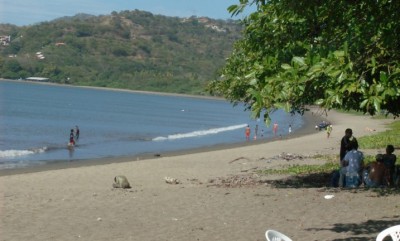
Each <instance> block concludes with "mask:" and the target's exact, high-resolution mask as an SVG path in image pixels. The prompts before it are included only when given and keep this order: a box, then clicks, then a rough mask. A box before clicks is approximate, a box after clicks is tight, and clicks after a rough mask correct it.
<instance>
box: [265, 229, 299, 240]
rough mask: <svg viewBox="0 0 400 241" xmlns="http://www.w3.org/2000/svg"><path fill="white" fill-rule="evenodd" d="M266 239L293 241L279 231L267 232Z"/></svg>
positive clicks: (270, 230)
mask: <svg viewBox="0 0 400 241" xmlns="http://www.w3.org/2000/svg"><path fill="white" fill-rule="evenodd" d="M265 237H266V238H267V240H268V241H293V240H291V239H290V238H289V237H288V236H286V235H284V234H283V233H280V232H278V231H275V230H272V229H269V230H267V231H266V232H265Z"/></svg>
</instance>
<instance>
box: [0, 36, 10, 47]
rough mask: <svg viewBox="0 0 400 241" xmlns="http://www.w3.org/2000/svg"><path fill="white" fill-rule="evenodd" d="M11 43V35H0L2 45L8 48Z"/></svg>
mask: <svg viewBox="0 0 400 241" xmlns="http://www.w3.org/2000/svg"><path fill="white" fill-rule="evenodd" d="M10 42H11V36H10V35H0V45H3V46H6V45H9V44H10Z"/></svg>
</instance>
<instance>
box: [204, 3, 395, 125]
mask: <svg viewBox="0 0 400 241" xmlns="http://www.w3.org/2000/svg"><path fill="white" fill-rule="evenodd" d="M249 5H256V7H257V8H256V9H257V10H256V11H255V12H253V13H252V14H250V15H248V16H247V17H245V18H244V19H243V20H242V24H243V25H244V31H243V38H242V39H240V40H239V41H237V42H236V43H235V46H234V50H233V52H232V53H231V55H230V57H229V58H228V59H227V62H226V65H225V67H224V68H223V69H222V71H221V72H222V75H221V78H220V79H218V80H214V81H212V82H211V83H210V85H209V86H208V89H209V91H211V92H212V93H213V94H217V95H223V96H224V97H225V98H226V99H228V100H230V101H231V102H233V103H234V104H237V103H239V102H244V103H245V105H246V107H247V108H248V109H250V110H251V111H252V113H253V116H254V117H259V116H260V115H261V114H262V113H265V114H264V117H265V119H266V121H267V122H268V121H269V114H270V113H271V112H272V111H274V110H276V109H284V110H286V111H288V112H292V113H301V114H303V113H304V111H306V110H307V106H308V105H314V104H315V105H318V106H320V107H321V108H323V109H325V110H329V109H332V108H339V109H344V110H356V111H360V112H364V113H369V114H371V115H374V114H377V113H380V112H382V111H384V112H385V113H386V114H393V115H395V116H399V114H400V78H399V77H400V65H399V61H400V22H399V21H398V19H399V18H400V1H393V0H379V1H350V0H344V1H335V0H307V1H299V0H269V1H263V0H240V3H239V4H238V5H232V6H230V7H229V8H228V11H229V12H230V13H231V14H232V15H236V14H239V13H240V12H242V11H243V9H244V8H246V7H248V6H249Z"/></svg>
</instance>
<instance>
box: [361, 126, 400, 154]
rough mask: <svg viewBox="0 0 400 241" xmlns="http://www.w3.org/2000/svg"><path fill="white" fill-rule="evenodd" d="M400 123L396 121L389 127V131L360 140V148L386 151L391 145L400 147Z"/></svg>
mask: <svg viewBox="0 0 400 241" xmlns="http://www.w3.org/2000/svg"><path fill="white" fill-rule="evenodd" d="M399 136H400V121H395V122H393V123H392V124H390V125H389V130H386V131H384V132H381V133H378V134H376V135H371V136H363V137H360V138H358V142H359V144H360V148H362V149H377V148H381V149H385V148H386V146H387V145H389V144H391V145H393V146H395V147H400V138H399Z"/></svg>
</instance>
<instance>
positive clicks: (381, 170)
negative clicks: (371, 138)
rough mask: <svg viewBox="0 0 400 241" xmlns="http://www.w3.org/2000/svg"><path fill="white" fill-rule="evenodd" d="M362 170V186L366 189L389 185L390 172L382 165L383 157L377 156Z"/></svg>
mask: <svg viewBox="0 0 400 241" xmlns="http://www.w3.org/2000/svg"><path fill="white" fill-rule="evenodd" d="M375 160H376V161H374V162H372V163H371V164H369V165H368V166H367V168H365V170H364V184H365V186H366V187H380V186H382V185H388V184H389V178H390V172H389V168H386V166H385V164H384V163H383V155H382V154H378V155H376V158H375Z"/></svg>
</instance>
